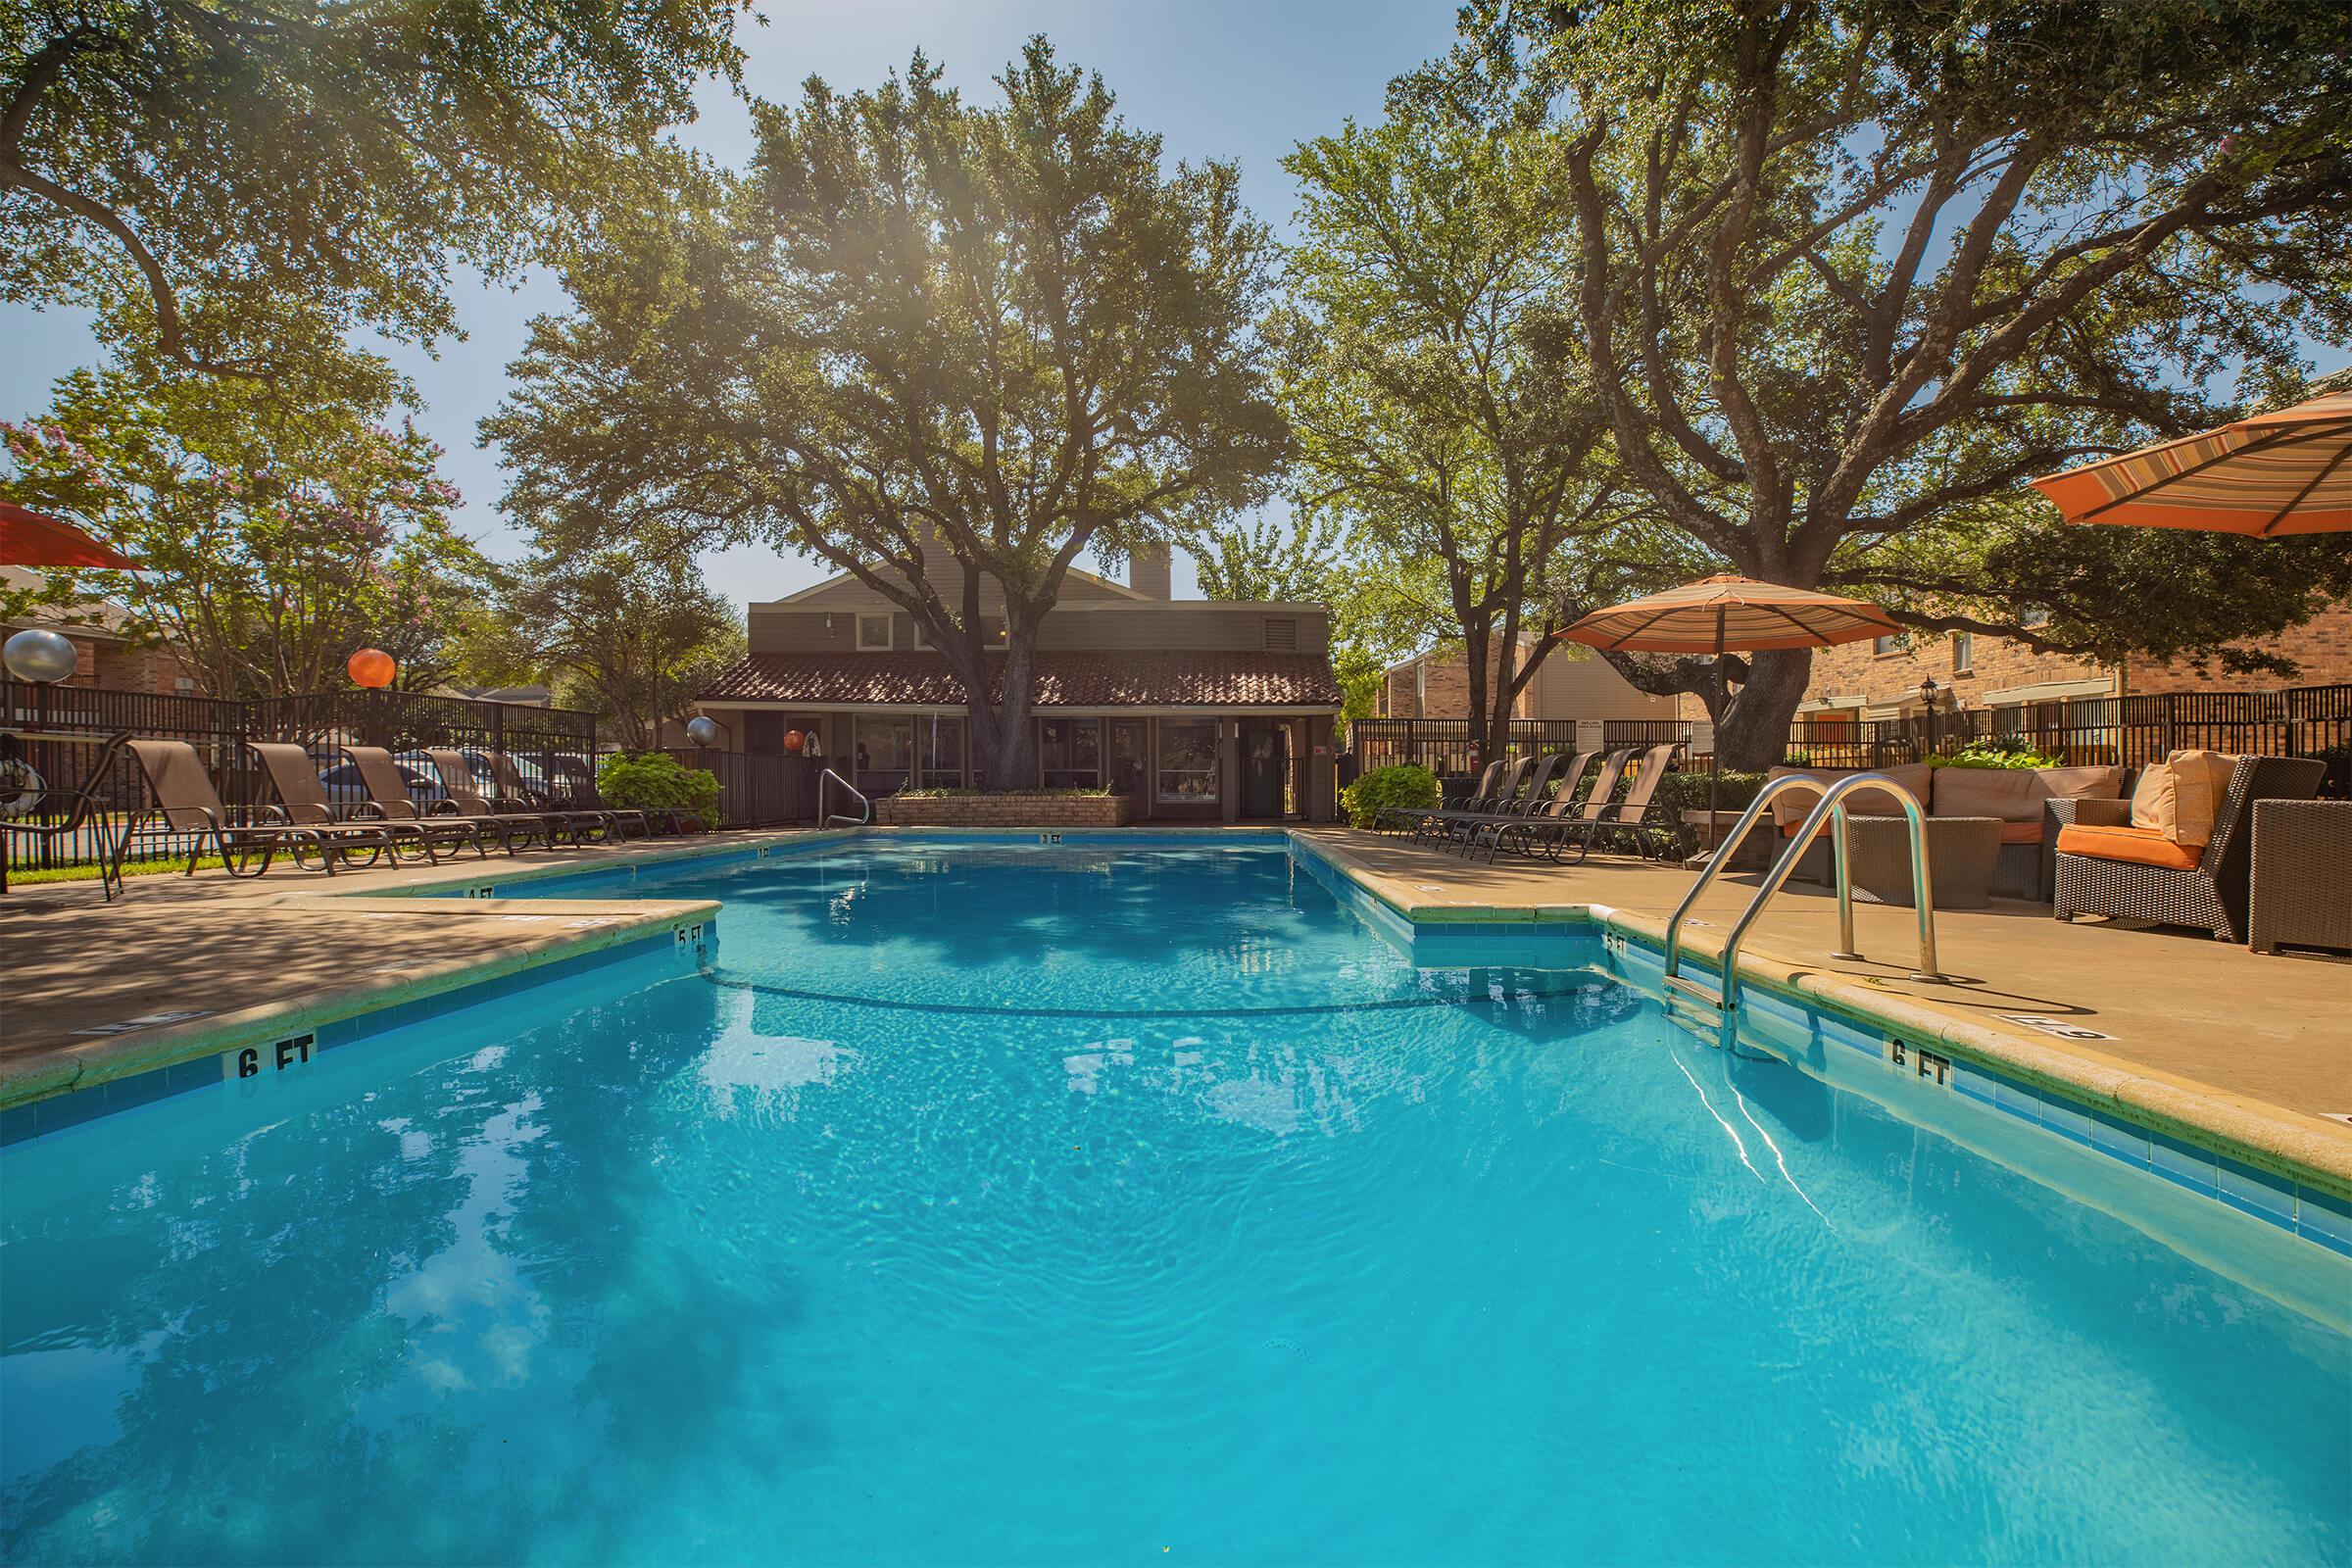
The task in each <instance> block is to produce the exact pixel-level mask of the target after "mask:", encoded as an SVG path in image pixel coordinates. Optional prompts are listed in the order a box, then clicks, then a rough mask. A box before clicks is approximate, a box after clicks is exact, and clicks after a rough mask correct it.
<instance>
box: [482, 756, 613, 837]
mask: <svg viewBox="0 0 2352 1568" xmlns="http://www.w3.org/2000/svg"><path fill="white" fill-rule="evenodd" d="M487 755H488V757H489V759H490V781H491V783H492V784H493V785H494V786H495V787H496V788H497V790H498V793H499V794H500V795H502V796H504V797H505V798H507V799H508V800H511V801H519V802H520V803H521V804H522V805H523V807H524V808H526V809H529V810H533V811H536V812H538V813H539V814H540V815H541V816H544V817H546V818H548V819H549V820H550V821H555V822H561V823H563V824H564V832H565V833H567V834H568V835H570V837H571V842H572V843H574V844H585V843H587V842H588V841H589V840H590V839H592V838H601V839H612V838H618V837H620V836H621V833H622V829H621V820H620V813H619V812H618V811H608V810H606V809H604V808H602V807H597V808H595V809H588V808H585V807H577V806H557V805H554V804H552V803H550V802H549V800H548V799H547V797H546V796H544V795H542V794H540V793H539V792H538V791H536V790H534V789H532V788H531V787H530V786H529V785H528V784H525V783H524V782H523V781H522V769H521V768H519V767H516V766H515V759H513V758H512V757H509V756H508V755H507V754H506V753H504V752H491V753H488V754H487ZM631 814H632V815H634V816H635V817H636V819H637V829H638V833H639V835H640V836H641V837H642V836H643V835H645V834H647V833H650V832H651V831H652V829H651V828H649V827H647V826H646V822H645V816H644V813H642V812H632V813H631Z"/></svg>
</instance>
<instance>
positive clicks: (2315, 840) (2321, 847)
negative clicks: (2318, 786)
mask: <svg viewBox="0 0 2352 1568" xmlns="http://www.w3.org/2000/svg"><path fill="white" fill-rule="evenodd" d="M2246 937H2247V941H2248V942H2249V943H2250V944H2251V945H2252V946H2253V949H2254V951H2255V952H2256V953H2277V952H2278V950H2279V949H2280V948H2282V947H2291V948H2331V949H2334V950H2335V951H2337V952H2339V953H2340V952H2352V801H2281V800H2266V801H2256V802H2255V803H2254V867H2253V873H2252V885H2251V887H2250V888H2249V889H2248V896H2247V930H2246Z"/></svg>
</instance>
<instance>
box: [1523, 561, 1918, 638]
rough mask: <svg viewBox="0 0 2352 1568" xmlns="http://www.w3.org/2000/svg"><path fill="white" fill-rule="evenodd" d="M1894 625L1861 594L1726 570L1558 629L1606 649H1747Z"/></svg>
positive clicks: (1859, 634)
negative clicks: (1850, 594) (1792, 584)
mask: <svg viewBox="0 0 2352 1568" xmlns="http://www.w3.org/2000/svg"><path fill="white" fill-rule="evenodd" d="M1900 629H1901V628H1899V627H1897V626H1896V625H1895V623H1894V622H1893V620H1891V619H1890V618H1888V616H1887V612H1885V611H1884V610H1881V609H1880V608H1879V607H1878V606H1876V605H1874V604H1871V603H1869V602H1868V601H1866V600H1861V599H1840V598H1838V596H1837V595H1836V594H1818V593H1813V592H1810V591H1809V590H1807V589H1803V588H1789V587H1784V586H1783V585H1782V584H1780V583H1777V582H1759V581H1757V580H1756V579H1755V578H1753V577H1742V576H1740V575H1738V574H1737V573H1734V572H1728V571H1727V572H1723V573H1721V574H1719V575H1717V576H1713V577H1701V578H1699V579H1698V581H1696V582H1687V583H1685V584H1683V585H1682V586H1681V587H1680V588H1669V589H1667V590H1666V591H1665V592H1664V593H1662V594H1651V595H1650V596H1649V597H1648V598H1646V599H1635V600H1631V601H1629V602H1627V603H1625V604H1622V605H1612V606H1610V607H1609V608H1608V609H1606V610H1595V611H1594V612H1593V613H1591V614H1590V615H1587V616H1585V617H1584V618H1583V619H1581V620H1579V621H1577V622H1576V624H1575V625H1573V626H1570V627H1569V628H1568V629H1567V630H1565V631H1562V632H1560V633H1559V634H1558V635H1559V636H1561V637H1564V638H1566V639H1568V640H1569V641H1570V642H1577V643H1586V644H1590V645H1591V646H1592V647H1594V648H1601V649H1606V650H1608V651H1609V652H1611V653H1618V652H1623V653H1642V654H1713V655H1716V656H1717V657H1718V658H1720V657H1721V656H1722V655H1724V654H1727V653H1753V652H1757V651H1760V650H1763V649H1768V648H1827V647H1829V646H1830V645H1831V644H1833V643H1852V642H1860V641H1861V640H1862V639H1863V638H1865V637H1887V636H1892V635H1893V634H1894V633H1895V632H1896V631H1898V630H1900Z"/></svg>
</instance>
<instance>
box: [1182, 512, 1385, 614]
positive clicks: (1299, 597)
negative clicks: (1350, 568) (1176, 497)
mask: <svg viewBox="0 0 2352 1568" xmlns="http://www.w3.org/2000/svg"><path fill="white" fill-rule="evenodd" d="M1187 543H1188V544H1189V545H1190V547H1191V549H1192V552H1193V562H1194V564H1195V565H1196V566H1198V567H1199V569H1200V574H1201V597H1202V598H1204V599H1234V600H1270V601H1273V602H1275V603H1278V604H1279V603H1287V604H1319V603H1324V602H1327V601H1328V600H1329V599H1330V597H1331V587H1330V585H1331V574H1332V570H1333V568H1334V567H1335V566H1336V565H1338V564H1339V561H1340V558H1341V555H1342V553H1343V552H1344V551H1345V550H1346V548H1347V543H1348V539H1347V534H1346V532H1345V530H1343V529H1342V528H1341V527H1340V525H1339V523H1338V521H1337V520H1336V519H1334V518H1332V517H1328V516H1322V517H1307V518H1305V519H1303V520H1301V521H1299V523H1298V525H1297V526H1295V527H1289V528H1286V527H1284V526H1283V525H1282V524H1281V523H1279V522H1277V521H1275V520H1274V519H1273V518H1271V517H1261V518H1259V519H1257V520H1256V521H1255V522H1254V523H1240V522H1236V523H1233V524H1231V525H1230V526H1227V527H1223V528H1217V529H1213V530H1211V531H1209V532H1207V533H1205V534H1202V535H1201V536H1199V537H1197V538H1194V539H1191V540H1189V541H1187Z"/></svg>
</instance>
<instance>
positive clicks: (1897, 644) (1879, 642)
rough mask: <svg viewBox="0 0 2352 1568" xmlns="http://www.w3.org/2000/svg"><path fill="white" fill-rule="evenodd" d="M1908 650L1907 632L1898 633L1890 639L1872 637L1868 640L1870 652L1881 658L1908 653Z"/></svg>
mask: <svg viewBox="0 0 2352 1568" xmlns="http://www.w3.org/2000/svg"><path fill="white" fill-rule="evenodd" d="M1910 649H1911V634H1910V633H1909V632H1907V631H1898V632H1896V633H1894V634H1893V635H1892V636H1890V637H1873V638H1872V639H1871V640H1870V651H1871V652H1872V653H1874V654H1877V655H1879V656H1880V657H1881V658H1884V657H1886V656H1887V655H1888V654H1902V653H1908V652H1910Z"/></svg>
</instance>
